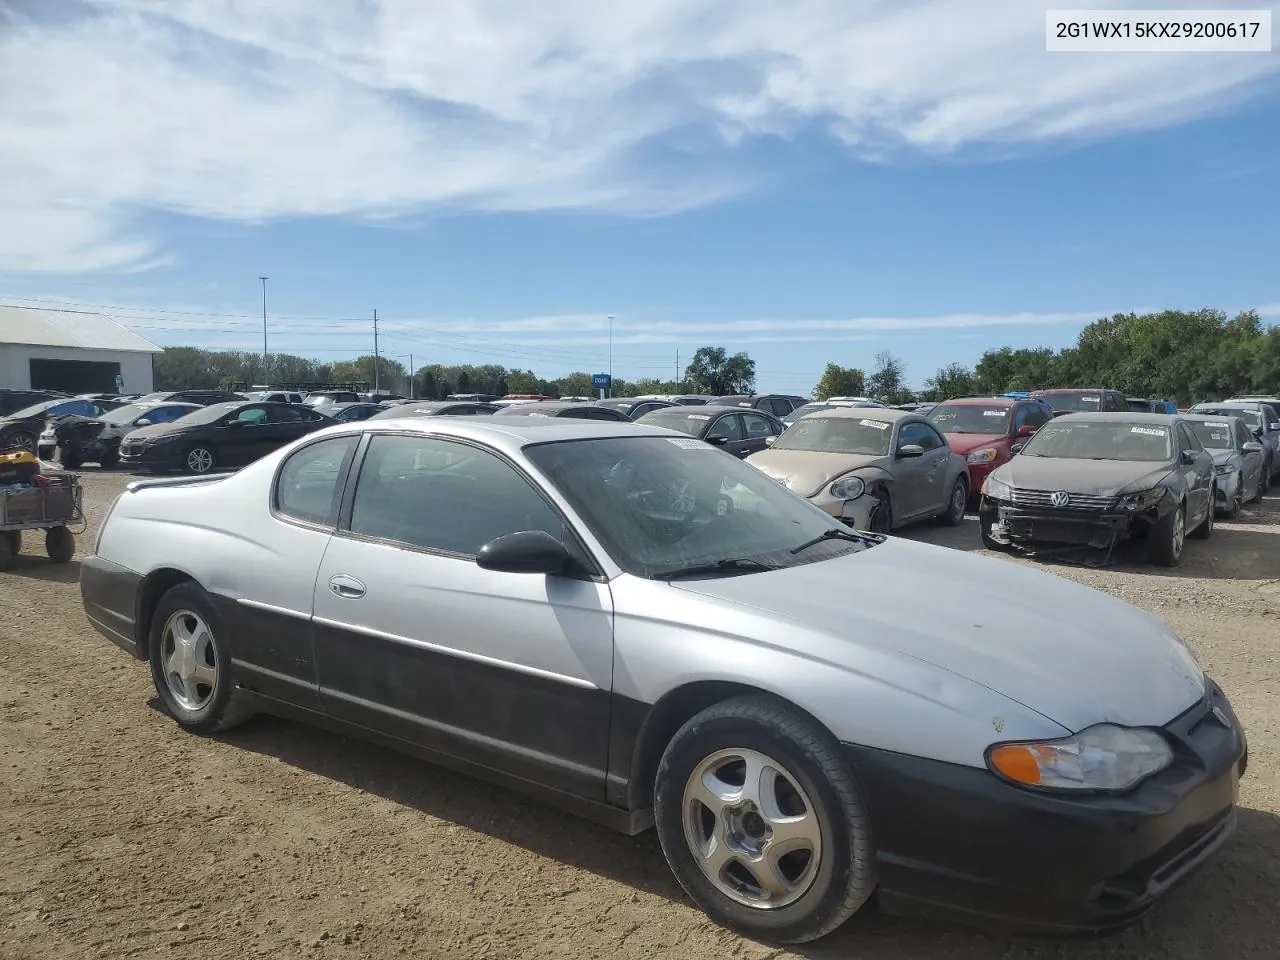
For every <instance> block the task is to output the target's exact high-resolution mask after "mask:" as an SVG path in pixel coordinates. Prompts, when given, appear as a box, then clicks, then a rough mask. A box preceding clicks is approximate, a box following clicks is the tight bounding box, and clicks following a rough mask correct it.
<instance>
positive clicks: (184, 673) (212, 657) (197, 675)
mask: <svg viewBox="0 0 1280 960" xmlns="http://www.w3.org/2000/svg"><path fill="white" fill-rule="evenodd" d="M163 644H164V646H163V648H162V650H163V657H162V663H163V666H164V673H165V679H166V682H167V684H168V687H169V692H170V693H171V694H172V695H173V698H174V699H175V700H176V701H177V702H178V704H179V706H181V707H182V708H183V709H186V710H199V709H201V708H203V707H204V706H205V705H206V704H207V703H208V702H209V700H210V699H212V697H213V694H214V690H215V688H216V687H217V683H218V667H217V660H216V653H215V651H216V648H215V646H214V642H213V633H212V632H211V631H210V630H209V627H208V625H207V624H206V623H205V622H204V620H203V619H201V618H200V617H199V616H197V615H196V614H195V613H192V612H191V611H188V610H182V611H179V612H177V613H175V614H173V615H172V616H171V617H170V618H169V620H168V622H167V623H166V624H165V628H164V636H163Z"/></svg>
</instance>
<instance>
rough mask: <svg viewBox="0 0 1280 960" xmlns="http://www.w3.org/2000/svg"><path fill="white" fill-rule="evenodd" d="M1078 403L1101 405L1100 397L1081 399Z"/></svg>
mask: <svg viewBox="0 0 1280 960" xmlns="http://www.w3.org/2000/svg"><path fill="white" fill-rule="evenodd" d="M1080 402H1081V403H1101V402H1102V398H1101V397H1081V398H1080Z"/></svg>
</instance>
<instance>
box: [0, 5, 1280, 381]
mask: <svg viewBox="0 0 1280 960" xmlns="http://www.w3.org/2000/svg"><path fill="white" fill-rule="evenodd" d="M1173 5H1176V4H1171V3H1168V2H1166V3H1165V6H1173ZM544 6H546V7H548V8H549V9H543V10H540V11H539V12H537V13H531V12H530V11H531V10H532V9H534V8H531V7H529V6H528V5H526V4H523V3H519V2H516V0H490V2H489V3H487V4H483V5H475V4H469V3H464V2H462V0H458V2H445V0H441V2H439V3H434V4H429V5H428V4H419V3H412V2H410V0H380V2H371V0H329V2H327V3H325V4H313V3H308V2H304V0H260V2H256V3H248V2H247V0H221V2H219V3H209V2H196V0H190V2H188V0H166V2H164V3H161V2H160V0H92V2H81V0H57V2H55V3H41V4H35V3H31V2H27V3H19V4H17V5H16V7H15V8H14V11H15V12H13V13H11V14H9V17H10V20H9V23H8V24H7V26H5V27H3V28H0V141H2V142H4V143H5V144H6V150H5V151H3V152H0V210H5V211H7V216H6V217H5V219H6V220H7V221H8V226H7V227H6V228H5V229H3V230H0V301H3V302H10V303H27V304H32V303H35V302H36V301H47V302H49V303H50V305H53V302H54V301H60V302H70V303H80V304H105V305H107V306H108V307H109V309H107V310H104V312H109V313H112V314H113V315H114V316H116V317H117V318H119V319H120V320H122V321H123V322H126V323H128V324H129V325H131V326H133V327H134V328H135V329H137V330H138V331H139V332H141V333H143V334H144V335H146V336H148V337H150V338H151V339H152V340H154V341H156V342H157V343H159V344H161V345H174V344H198V345H204V346H212V347H218V346H222V347H243V348H248V349H260V348H261V321H260V311H261V299H260V298H261V287H260V285H259V283H258V281H257V279H256V278H257V277H258V276H259V275H260V274H263V273H265V274H268V275H269V276H270V277H271V280H270V281H269V286H268V320H269V329H270V331H271V334H270V344H271V349H272V350H280V351H288V352H291V353H300V354H303V355H312V356H319V357H324V358H328V359H339V358H341V357H343V356H346V355H354V354H356V353H360V352H369V351H370V350H371V348H372V325H371V323H369V322H368V321H366V320H358V319H356V318H363V317H368V316H370V315H371V311H372V310H373V309H374V308H375V307H376V308H377V309H378V312H379V316H380V317H381V318H383V322H382V324H381V328H382V331H383V333H384V334H385V336H384V338H383V340H382V345H383V348H384V352H386V353H388V354H390V355H393V356H396V357H397V358H399V359H401V360H404V361H407V359H408V355H409V354H410V353H412V354H413V355H414V359H415V361H416V362H417V363H418V364H421V363H424V362H444V363H452V362H474V363H484V362H495V363H505V364H507V365H509V366H518V367H532V368H533V369H535V370H537V371H538V372H540V373H542V374H544V375H547V376H554V375H557V374H562V373H565V372H568V371H570V370H588V371H600V370H604V369H605V368H606V366H607V363H608V360H607V357H608V339H609V338H608V328H609V321H608V320H607V319H606V318H607V317H608V316H610V315H612V316H613V317H614V318H615V320H614V321H613V342H614V346H613V369H614V372H615V374H617V375H618V376H623V377H628V378H635V377H640V376H669V375H671V373H673V372H674V370H675V369H676V362H677V355H679V356H680V357H681V358H683V359H682V360H681V363H683V362H685V360H687V357H688V356H689V354H690V353H691V352H692V351H693V350H694V349H695V348H696V347H698V346H700V345H704V344H716V345H723V346H725V347H727V348H728V349H730V350H731V351H733V350H746V351H748V352H749V353H750V354H751V355H752V356H753V357H754V358H755V359H756V361H757V367H758V372H759V385H760V387H761V388H762V389H766V390H779V391H800V392H807V391H808V390H809V389H810V388H811V387H812V385H813V383H814V381H815V380H816V379H817V377H818V375H819V373H820V372H821V369H822V366H823V364H825V363H826V362H828V361H836V362H839V363H842V364H845V365H857V366H864V367H869V366H870V365H871V363H872V362H873V357H874V355H875V353H876V352H877V351H879V350H890V351H892V352H893V353H895V354H897V355H899V356H900V357H902V358H903V359H904V360H905V361H906V363H907V366H908V373H909V376H910V378H911V379H912V380H913V381H915V382H917V383H918V382H919V381H921V380H923V379H924V378H925V377H927V376H928V375H930V374H931V373H932V372H933V371H934V370H936V369H937V368H938V367H939V366H941V365H944V364H946V363H949V362H951V361H960V362H964V363H972V362H973V361H974V360H976V359H977V357H978V356H979V355H980V354H981V353H982V351H983V350H985V349H987V348H989V347H993V346H1000V345H1002V344H1006V343H1008V344H1012V345H1015V346H1038V345H1047V346H1053V347H1059V346H1063V345H1066V344H1068V343H1070V342H1071V341H1072V340H1073V339H1074V337H1075V334H1076V332H1077V331H1078V330H1079V329H1080V327H1081V326H1083V325H1084V324H1085V323H1087V322H1088V321H1089V320H1091V319H1093V318H1095V317H1096V316H1099V315H1102V314H1106V313H1110V312H1114V311H1118V310H1130V309H1136V310H1141V309H1158V308H1164V307H1172V308H1196V307H1200V306H1217V307H1221V308H1223V309H1240V308H1249V307H1252V308H1257V309H1260V310H1261V311H1262V312H1263V313H1264V315H1265V316H1266V317H1267V318H1268V319H1269V320H1272V321H1275V320H1280V287H1278V285H1277V279H1276V277H1277V273H1276V269H1275V251H1276V250H1280V218H1277V216H1276V211H1277V210H1280V176H1278V174H1280V53H1276V52H1273V53H1266V54H1237V55H1217V54H1215V55H1209V54H1192V55H1170V54H1128V55H1124V54H1089V55H1077V54H1047V53H1045V52H1044V36H1043V31H1044V26H1043V24H1044V18H1043V8H1034V7H1032V6H1031V5H1029V4H1026V3H1024V2H1011V0H990V2H989V3H984V4H983V5H982V8H983V10H984V18H982V19H981V20H979V19H978V18H976V17H975V16H974V13H973V11H974V9H975V6H974V5H973V4H972V3H971V2H965V0H929V2H903V3H895V4H887V3H883V2H876V0H868V2H862V3H857V2H845V0H797V2H794V3H792V4H790V5H786V6H785V9H784V6H780V5H778V4H776V3H766V2H764V0H745V2H737V3H729V2H727V0H646V2H639V0H636V2H623V3H618V4H615V5H613V6H608V5H599V4H593V3H588V2H586V0H561V2H559V3H556V4H553V5H544ZM1091 6H1094V7H1099V6H1106V4H1102V3H1096V2H1095V3H1092V4H1091ZM1115 6H1126V5H1124V4H1116V5H1115ZM1186 6H1194V5H1193V4H1187V5H1186ZM1273 6H1275V5H1273ZM4 16H5V14H4V13H0V18H3V17H4ZM13 144H17V145H18V146H17V149H13V148H12V146H11V145H13Z"/></svg>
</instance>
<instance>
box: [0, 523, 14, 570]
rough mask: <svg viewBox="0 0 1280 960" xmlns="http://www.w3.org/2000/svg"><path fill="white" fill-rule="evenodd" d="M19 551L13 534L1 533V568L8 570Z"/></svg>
mask: <svg viewBox="0 0 1280 960" xmlns="http://www.w3.org/2000/svg"><path fill="white" fill-rule="evenodd" d="M17 553H18V551H17V548H16V546H15V544H14V542H13V536H12V534H9V533H7V532H6V533H0V570H8V569H9V568H10V567H11V566H13V558H14V557H15V556H17Z"/></svg>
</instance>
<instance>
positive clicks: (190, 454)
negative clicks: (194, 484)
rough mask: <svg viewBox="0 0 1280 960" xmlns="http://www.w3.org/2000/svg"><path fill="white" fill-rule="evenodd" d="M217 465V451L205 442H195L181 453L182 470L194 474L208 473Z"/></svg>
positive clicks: (202, 474)
mask: <svg viewBox="0 0 1280 960" xmlns="http://www.w3.org/2000/svg"><path fill="white" fill-rule="evenodd" d="M217 465H218V453H217V451H216V450H214V449H213V447H211V446H210V445H209V444H207V443H197V444H195V445H194V446H190V447H188V448H187V449H186V450H185V451H184V452H183V454H182V471H183V473H190V474H194V475H196V476H204V475H205V474H207V473H210V472H211V471H212V470H213V469H214V467H216V466H217Z"/></svg>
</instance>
